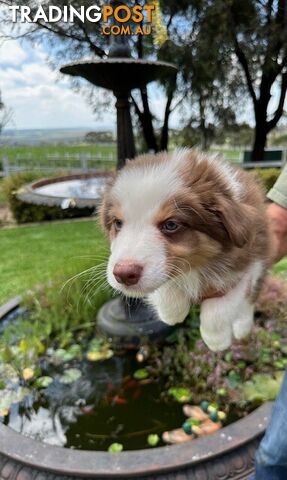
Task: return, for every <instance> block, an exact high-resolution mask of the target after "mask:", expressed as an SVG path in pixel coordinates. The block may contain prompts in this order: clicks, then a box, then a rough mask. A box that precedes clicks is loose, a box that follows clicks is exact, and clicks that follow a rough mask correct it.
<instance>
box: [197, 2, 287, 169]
mask: <svg viewBox="0 0 287 480" xmlns="http://www.w3.org/2000/svg"><path fill="white" fill-rule="evenodd" d="M198 18H199V27H198V28H199V30H200V31H201V33H202V35H204V37H205V41H206V43H207V45H209V50H210V51H214V49H217V59H218V61H219V62H221V61H223V62H226V61H227V60H228V62H229V65H230V68H234V67H232V65H233V64H234V60H235V59H236V61H237V64H238V65H239V66H240V68H241V71H242V73H243V75H244V82H245V86H246V90H247V92H248V94H249V96H250V99H251V102H252V105H253V111H254V119H255V136H254V144H253V152H252V160H262V158H263V154H264V148H265V146H266V142H267V136H268V133H269V132H270V131H271V130H272V129H274V128H275V127H276V125H277V124H278V122H279V120H280V118H281V116H282V114H283V108H284V101H285V97H286V90H287V24H286V21H287V6H286V0H227V1H223V0H207V1H204V2H201V3H200V5H199V7H198ZM226 54H227V55H226ZM229 71H230V70H229ZM275 89H278V100H277V105H276V107H275V110H274V111H273V112H271V111H270V109H271V99H272V97H274V92H275Z"/></svg>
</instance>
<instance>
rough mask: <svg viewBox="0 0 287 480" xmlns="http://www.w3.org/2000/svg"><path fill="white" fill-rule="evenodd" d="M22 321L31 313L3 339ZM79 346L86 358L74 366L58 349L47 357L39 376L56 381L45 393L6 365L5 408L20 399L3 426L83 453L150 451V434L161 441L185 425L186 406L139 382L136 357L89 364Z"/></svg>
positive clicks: (2, 373)
mask: <svg viewBox="0 0 287 480" xmlns="http://www.w3.org/2000/svg"><path fill="white" fill-rule="evenodd" d="M19 317H22V318H27V319H29V316H28V315H27V313H26V312H25V310H23V309H18V310H15V311H14V312H13V313H11V314H10V315H7V316H6V317H5V319H4V320H3V321H2V322H1V324H0V334H1V333H2V332H3V330H4V328H6V327H7V326H8V325H9V324H11V323H12V324H14V323H15V322H16V321H17V319H18V318H19ZM74 346H75V345H74ZM77 346H78V347H79V350H80V355H78V356H76V357H75V358H72V359H70V360H67V359H66V360H65V359H64V358H63V357H61V356H60V355H59V352H60V353H61V352H62V353H64V354H65V353H67V352H65V350H62V351H61V350H53V348H50V349H48V350H47V351H46V352H45V354H43V355H42V356H41V358H40V359H39V362H38V365H37V366H35V372H36V371H37V370H38V371H39V372H40V375H41V376H42V378H49V379H50V381H51V380H52V379H53V380H52V381H51V383H49V385H46V386H42V387H43V388H38V389H37V388H35V387H33V385H35V383H33V382H34V380H33V379H31V381H29V380H28V381H27V382H25V381H24V380H23V379H21V376H20V377H19V373H18V371H17V368H15V365H13V367H12V366H11V365H9V364H4V366H3V364H2V365H1V362H0V380H1V379H2V381H5V384H6V387H7V386H8V388H6V389H5V388H4V390H3V387H2V390H1V387H0V405H1V400H2V401H3V398H4V397H5V395H6V396H7V398H8V397H9V395H13V398H14V399H13V402H12V403H11V405H10V407H9V413H8V414H7V415H5V416H2V417H1V408H0V422H3V423H4V424H5V425H7V426H9V427H10V428H12V429H14V430H15V431H17V432H19V433H21V434H23V435H25V436H28V437H31V438H34V439H36V440H39V441H43V442H45V443H48V444H50V445H57V446H62V447H66V448H74V449H80V450H81V449H84V450H107V449H108V448H109V446H110V445H111V444H112V443H115V442H116V443H121V444H122V445H123V448H124V450H134V449H142V448H148V442H147V437H148V435H149V434H158V435H159V437H161V435H162V433H163V432H164V431H165V430H169V429H173V428H177V427H179V426H180V425H181V424H182V423H183V422H184V419H185V417H184V415H183V412H182V405H180V404H179V403H177V402H175V401H173V400H170V401H168V402H167V401H166V400H163V399H162V396H161V393H162V391H163V384H162V380H160V379H155V378H153V379H152V378H145V379H139V380H137V379H135V378H134V373H135V372H136V371H137V370H138V369H139V368H142V364H141V365H139V363H138V362H137V361H136V354H135V353H136V352H128V353H123V352H120V353H121V354H119V353H118V354H114V356H112V357H111V358H108V359H105V360H101V361H89V360H88V359H87V358H86V356H85V349H86V346H85V345H82V346H80V345H77ZM79 357H80V358H79ZM16 367H17V366H16ZM71 372H72V373H73V375H74V378H69V375H70V374H71ZM75 372H76V375H75ZM31 387H32V388H31ZM159 445H163V443H162V441H161V440H160V442H159Z"/></svg>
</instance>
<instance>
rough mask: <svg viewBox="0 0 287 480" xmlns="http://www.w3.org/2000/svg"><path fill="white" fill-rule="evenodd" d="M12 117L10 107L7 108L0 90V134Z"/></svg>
mask: <svg viewBox="0 0 287 480" xmlns="http://www.w3.org/2000/svg"><path fill="white" fill-rule="evenodd" d="M11 119H12V110H11V109H10V108H7V107H6V106H5V104H4V103H3V101H2V96H1V92H0V134H1V132H2V130H3V128H4V127H6V125H8V123H9V122H10V121H11Z"/></svg>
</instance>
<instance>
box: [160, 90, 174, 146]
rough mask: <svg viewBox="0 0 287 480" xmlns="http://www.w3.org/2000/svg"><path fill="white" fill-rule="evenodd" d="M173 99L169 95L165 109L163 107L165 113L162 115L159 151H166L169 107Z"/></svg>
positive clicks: (171, 95) (171, 94)
mask: <svg viewBox="0 0 287 480" xmlns="http://www.w3.org/2000/svg"><path fill="white" fill-rule="evenodd" d="M172 98H173V92H172V93H170V94H169V96H168V99H167V103H166V107H165V113H164V122H163V126H162V129H161V137H160V150H161V151H163V150H167V149H168V141H169V126H168V122H169V117H170V113H171V112H170V106H171V102H172Z"/></svg>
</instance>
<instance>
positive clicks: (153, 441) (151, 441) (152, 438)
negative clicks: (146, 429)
mask: <svg viewBox="0 0 287 480" xmlns="http://www.w3.org/2000/svg"><path fill="white" fill-rule="evenodd" d="M159 440H160V438H159V436H158V435H157V433H151V434H150V435H149V436H148V437H147V443H148V445H149V446H150V447H156V446H157V444H158V442H159Z"/></svg>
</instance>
